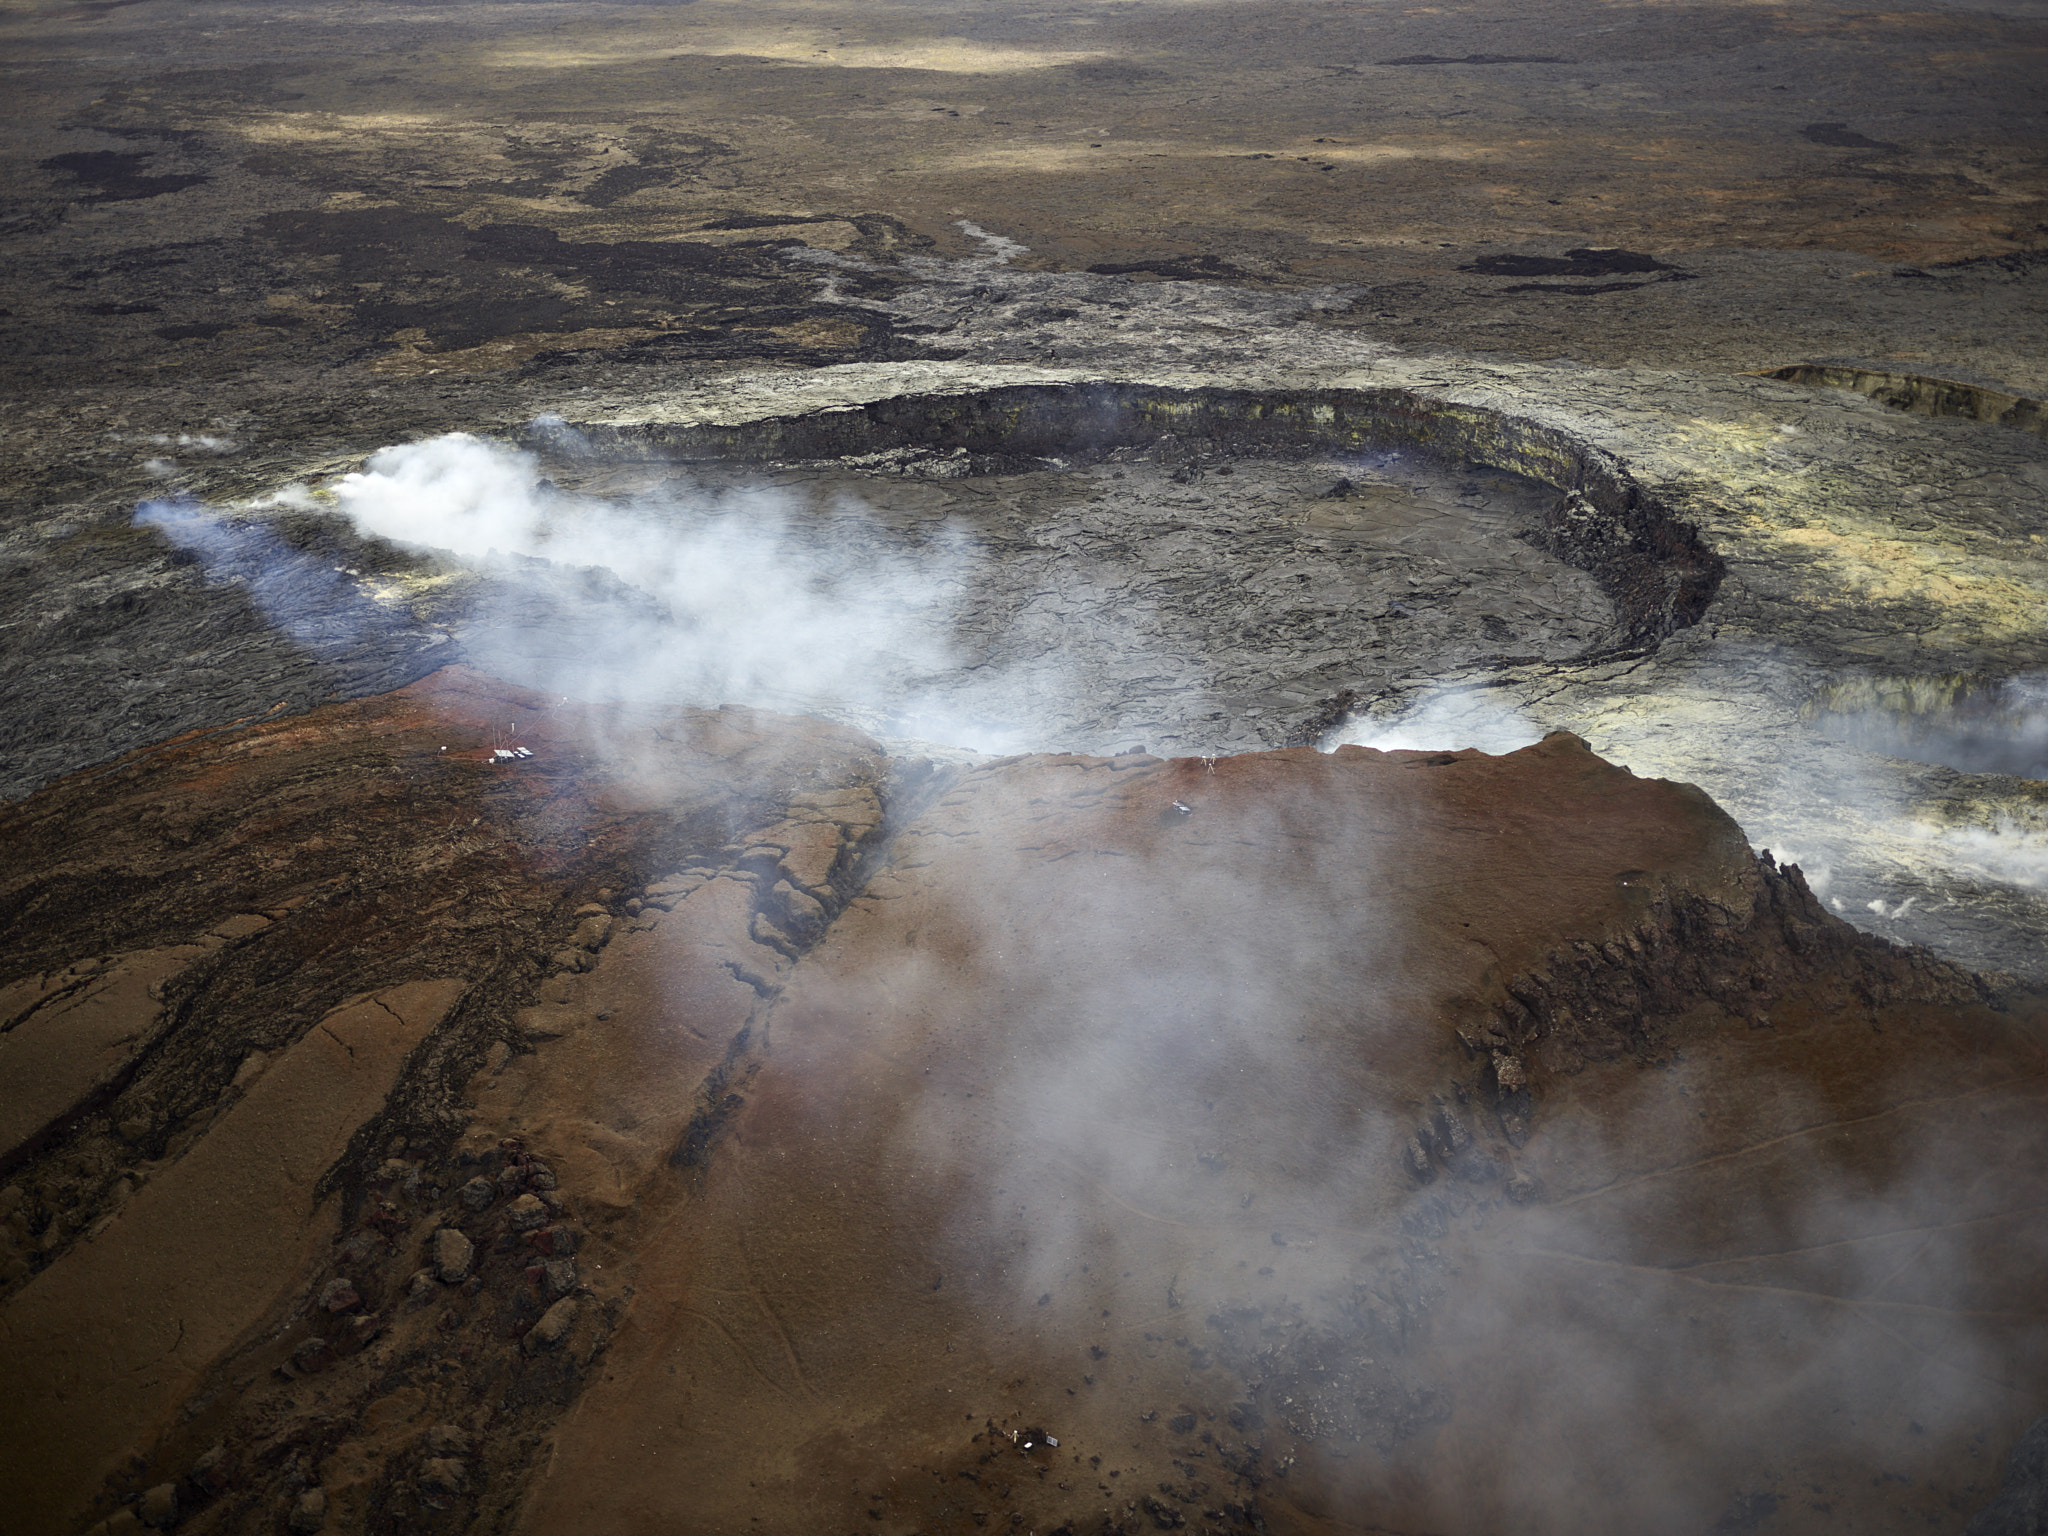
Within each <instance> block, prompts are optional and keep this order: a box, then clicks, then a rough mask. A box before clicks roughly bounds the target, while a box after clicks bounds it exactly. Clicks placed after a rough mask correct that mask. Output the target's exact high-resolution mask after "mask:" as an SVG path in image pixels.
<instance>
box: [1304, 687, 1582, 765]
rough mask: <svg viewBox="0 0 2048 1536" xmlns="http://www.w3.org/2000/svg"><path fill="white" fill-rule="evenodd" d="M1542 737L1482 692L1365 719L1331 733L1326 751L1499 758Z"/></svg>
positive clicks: (1428, 699) (1439, 697)
mask: <svg viewBox="0 0 2048 1536" xmlns="http://www.w3.org/2000/svg"><path fill="white" fill-rule="evenodd" d="M1542 739H1543V731H1542V730H1541V729H1540V728H1539V727H1537V726H1533V725H1531V724H1530V723H1529V722H1528V721H1527V720H1526V719H1524V718H1523V717H1522V716H1521V714H1519V713H1518V712H1517V711H1515V710H1513V709H1510V708H1508V707H1507V706H1506V705H1504V704H1503V703H1501V701H1500V700H1499V699H1498V698H1497V697H1491V696H1489V694H1488V693H1487V691H1485V690H1483V689H1444V690H1441V691H1438V690H1431V691H1430V692H1428V693H1426V694H1425V695H1424V696H1423V697H1422V698H1421V699H1420V701H1418V702H1416V703H1413V704H1411V705H1409V706H1408V707H1407V708H1405V709H1402V710H1401V711H1400V712H1399V713H1396V714H1391V715H1381V716H1378V717H1374V716H1371V715H1360V716H1357V717H1356V718H1354V719H1351V720H1348V721H1346V722H1345V723H1344V724H1342V725H1340V726H1339V727H1338V728H1337V729H1336V730H1335V731H1333V732H1331V734H1330V736H1329V737H1328V739H1327V740H1325V741H1324V742H1323V743H1322V745H1323V748H1324V750H1325V751H1334V750H1335V749H1336V748H1338V747H1345V746H1350V747H1372V748H1374V749H1375V750H1376V751H1380V752H1401V751H1408V752H1446V751H1457V750H1460V749H1462V748H1465V747H1476V748H1478V749H1479V750H1480V751H1481V752H1489V753H1493V754H1496V755H1498V754H1499V753H1502V752H1513V751H1516V750H1518V749H1519V748H1522V747H1526V746H1530V745H1532V744H1533V743H1535V742H1538V741H1540V740H1542Z"/></svg>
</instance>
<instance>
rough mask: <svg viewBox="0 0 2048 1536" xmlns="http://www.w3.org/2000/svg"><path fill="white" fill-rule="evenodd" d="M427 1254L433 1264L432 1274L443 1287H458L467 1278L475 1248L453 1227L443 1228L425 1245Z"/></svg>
mask: <svg viewBox="0 0 2048 1536" xmlns="http://www.w3.org/2000/svg"><path fill="white" fill-rule="evenodd" d="M427 1252H428V1255H429V1257H431V1258H432V1260H433V1263H434V1273H435V1275H436V1276H437V1277H438V1278H439V1279H440V1281H441V1283H442V1284H443V1285H460V1284H461V1283H462V1282H463V1281H464V1280H467V1279H468V1278H469V1265H470V1260H471V1259H472V1258H473V1257H474V1256H475V1253H476V1248H475V1245H474V1244H472V1243H471V1242H470V1240H469V1239H468V1238H466V1237H464V1236H463V1235H462V1234H461V1233H460V1232H458V1231H456V1230H455V1229H454V1228H453V1227H443V1228H441V1230H440V1231H438V1232H436V1233H435V1234H434V1235H433V1238H432V1239H431V1240H430V1241H429V1242H428V1244H427Z"/></svg>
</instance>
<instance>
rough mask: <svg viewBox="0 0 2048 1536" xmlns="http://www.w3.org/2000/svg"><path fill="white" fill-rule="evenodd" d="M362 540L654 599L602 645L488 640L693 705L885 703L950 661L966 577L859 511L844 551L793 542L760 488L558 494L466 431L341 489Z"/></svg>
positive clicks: (620, 622) (523, 662)
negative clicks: (875, 531) (869, 528)
mask: <svg viewBox="0 0 2048 1536" xmlns="http://www.w3.org/2000/svg"><path fill="white" fill-rule="evenodd" d="M334 496H335V500H336V503H337V504H338V505H339V506H340V508H341V510H342V511H343V512H345V513H346V514H347V515H348V516H349V518H350V519H351V520H353V522H354V523H355V525H356V527H357V529H358V530H359V531H361V532H363V533H365V534H370V535H374V536H376V537H379V538H384V539H389V540H391V541H393V542H395V543H400V544H407V545H416V546H426V547H429V548H433V549H440V550H447V551H449V552H451V553H453V554H454V555H455V556H457V557H458V558H459V559H461V560H463V561H465V562H467V563H471V564H477V563H485V562H502V561H503V559H504V557H507V556H511V557H520V558H524V559H528V560H546V561H549V562H551V563H552V564H553V565H555V566H556V567H560V568H569V569H578V568H588V569H597V570H603V571H607V572H609V573H611V575H612V576H614V577H615V578H617V580H618V582H620V583H623V584H624V585H625V586H627V587H629V588H631V589H633V590H634V591H635V592H637V593H639V594H643V595H644V596H645V598H647V599H649V600H650V602H648V603H646V604H642V605H639V606H638V611H637V612H636V611H635V610H634V607H633V606H632V605H617V604H614V605H607V606H609V607H610V608H611V610H612V611H609V612H607V613H606V614H605V615H604V616H603V618H602V620H601V627H602V629H603V631H604V632H603V633H602V634H601V635H599V636H598V637H596V638H597V643H596V644H595V645H590V644H589V643H588V642H587V639H586V640H585V642H584V643H583V644H581V645H579V646H564V645H561V644H559V643H551V637H550V636H549V635H548V634H547V633H545V632H541V633H521V632H519V630H518V629H517V628H516V627H507V626H494V644H495V645H496V646H498V647H501V648H503V649H505V650H508V651H511V652H513V653H515V654H514V657H513V658H512V659H514V660H515V662H516V663H518V664H519V665H518V670H519V671H521V672H523V673H525V674H526V675H527V676H529V677H533V676H534V674H535V673H536V672H538V673H539V674H540V675H539V676H538V677H536V678H535V680H536V681H538V682H540V683H542V684H543V685H544V686H548V687H553V688H560V689H562V690H564V691H566V692H570V693H582V694H586V695H594V696H598V697H614V698H617V697H624V698H649V697H657V698H663V699H670V700H677V701H683V702H689V703H697V704H717V703H780V704H783V705H784V706H791V705H794V706H796V707H806V706H808V707H812V708H816V707H819V706H822V705H832V704H842V705H853V706H856V707H857V706H860V705H862V704H869V705H873V704H874V703H875V702H876V701H878V700H879V699H880V698H881V697H882V696H883V693H884V692H885V687H884V685H885V684H888V683H894V684H897V685H898V686H901V685H902V684H903V683H904V682H905V681H906V680H914V679H916V678H918V677H924V676H931V675H934V674H938V673H941V672H944V671H945V670H947V669H948V668H950V667H951V666H952V665H953V663H954V659H955V658H954V655H953V652H952V649H951V646H950V644H949V641H948V636H947V624H946V620H947V617H948V615H949V613H950V609H951V606H952V603H953V600H954V597H955V594H956V593H957V591H958V588H959V586H960V583H961V581H962V579H963V575H964V572H965V568H966V565H967V559H968V556H967V551H966V549H965V546H964V542H963V541H962V540H961V539H960V538H959V537H958V536H957V535H956V534H954V533H952V532H950V531H941V532H940V533H938V534H937V535H936V536H935V537H933V538H931V539H929V540H927V541H926V542H925V543H924V545H923V547H922V548H911V549H904V548H897V547H891V546H885V545H878V544H876V543H875V542H874V541H872V540H863V539H862V538H860V537H857V536H854V535H857V534H858V533H859V531H860V530H859V528H858V525H859V524H860V523H861V521H862V520H863V517H864V514H863V512H862V510H861V509H860V508H859V507H858V506H857V505H855V504H853V503H851V502H841V503H840V504H839V505H837V506H835V507H834V508H833V509H832V510H831V512H830V513H829V514H828V516H829V517H830V518H831V519H832V520H834V521H836V522H837V523H839V524H840V525H841V529H840V531H841V532H842V533H844V534H846V535H849V536H848V537H842V538H838V539H828V540H827V541H826V546H825V548H824V549H823V550H820V549H819V548H818V547H817V546H816V545H815V544H814V543H806V542H802V541H799V540H798V539H797V538H796V537H795V532H796V530H795V529H794V527H793V523H794V521H795V519H796V518H797V516H798V509H797V508H796V507H795V506H793V505H792V504H791V503H790V502H789V501H787V500H786V499H784V498H781V497H778V496H775V495H773V494H771V493H768V492H763V491H748V492H734V493H728V494H726V495H724V496H722V497H718V498H715V499H714V498H709V497H706V498H702V499H700V500H698V501H696V502H695V503H694V504H686V503H683V502H680V501H675V500H654V501H640V502H635V503H628V504H624V505H621V504H618V503H613V502H607V501H599V500H595V499H592V498H587V497H577V496H570V495H567V494H564V493H562V492H560V491H558V490H555V489H553V488H552V487H551V486H550V485H549V484H548V483H547V482H546V481H545V480H543V479H542V478H541V477H540V474H539V466H538V464H537V462H536V461H535V459H534V458H533V456H532V455H531V454H528V453H524V452H520V451H518V450H515V449H510V448H506V447H504V446H502V445H499V444H495V443H489V442H485V441H483V440H482V439H479V438H475V437H472V436H470V435H469V434H467V433H451V434H449V435H447V436H445V437H439V438H434V439H432V440H430V441H426V442H420V443H410V444H406V445H403V446H400V447H394V448H386V449H384V450H383V451H381V452H379V453H377V454H375V455H373V456H372V457H371V459H370V461H369V463H368V465H367V466H366V467H365V468H364V469H363V470H362V471H360V472H358V473H355V474H350V475H347V476H344V477H343V478H342V480H341V481H340V482H339V483H338V484H336V486H335V487H334Z"/></svg>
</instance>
